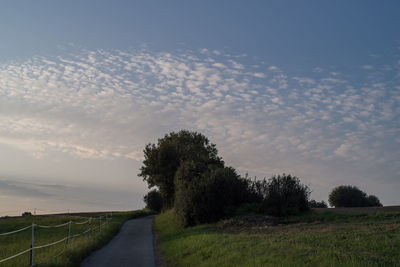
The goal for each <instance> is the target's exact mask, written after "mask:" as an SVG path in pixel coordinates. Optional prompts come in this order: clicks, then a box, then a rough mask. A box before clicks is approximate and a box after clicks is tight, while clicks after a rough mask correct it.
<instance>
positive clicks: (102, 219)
mask: <svg viewBox="0 0 400 267" xmlns="http://www.w3.org/2000/svg"><path fill="white" fill-rule="evenodd" d="M111 219H112V213H111V216H108V214H106V216H105V217H104V216H99V217H90V218H89V219H88V220H86V221H83V222H75V221H72V220H70V221H68V222H66V223H62V224H58V225H40V224H35V223H34V222H33V223H32V225H29V226H26V227H24V228H21V229H18V230H14V231H11V232H6V233H0V236H8V235H12V234H16V233H19V232H22V231H25V230H28V229H32V239H31V247H30V248H28V249H26V250H24V251H21V252H18V253H17V254H14V255H12V256H9V257H7V258H4V259H0V263H2V262H5V261H8V260H11V259H14V258H16V257H18V256H21V255H23V254H25V253H28V252H30V260H29V265H30V266H34V264H35V254H34V251H35V250H36V249H41V248H46V247H51V246H54V245H57V244H59V243H61V242H64V241H65V249H66V248H68V244H69V241H70V239H71V238H75V237H78V236H81V235H84V234H88V237H89V238H90V237H91V232H92V231H96V230H97V229H99V231H101V230H102V226H104V225H106V226H108V224H109V221H110V220H111ZM92 220H99V225H98V226H97V227H92ZM103 221H104V222H103ZM72 224H76V225H84V224H89V226H88V229H87V230H85V231H83V232H81V233H78V234H74V235H71V225H72ZM67 225H68V231H67V235H66V237H64V238H62V239H60V240H57V241H55V242H52V243H48V244H43V245H39V246H35V228H36V227H37V228H45V229H52V228H59V227H63V226H67ZM103 229H104V228H103ZM65 249H64V250H63V251H62V252H61V253H58V254H57V255H55V256H53V257H57V256H59V255H61V254H62V253H63V252H64V251H65Z"/></svg>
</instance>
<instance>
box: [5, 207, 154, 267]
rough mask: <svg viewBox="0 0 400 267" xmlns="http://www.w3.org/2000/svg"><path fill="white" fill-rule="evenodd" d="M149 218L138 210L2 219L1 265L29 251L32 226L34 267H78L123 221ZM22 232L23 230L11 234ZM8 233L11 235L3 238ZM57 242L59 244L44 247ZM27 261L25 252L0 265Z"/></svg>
mask: <svg viewBox="0 0 400 267" xmlns="http://www.w3.org/2000/svg"><path fill="white" fill-rule="evenodd" d="M148 214H150V211H148V210H137V211H129V212H113V213H112V215H111V213H106V212H93V213H87V212H85V213H73V214H54V215H38V216H26V217H8V218H1V219H0V261H1V260H3V259H6V258H9V257H11V256H13V255H16V254H18V253H20V252H22V251H26V250H29V249H30V247H31V244H32V227H31V226H32V222H34V223H35V226H34V247H35V249H34V263H35V266H59V267H61V266H79V264H80V262H81V261H82V260H83V259H84V258H85V257H86V256H88V255H89V254H90V253H91V252H92V251H94V250H96V249H98V248H100V247H101V246H103V245H104V244H106V243H107V242H108V241H109V240H110V239H111V238H112V237H113V236H114V235H115V234H116V233H117V232H118V231H119V229H120V227H121V226H122V224H123V223H124V222H125V221H126V220H128V219H131V218H135V217H139V216H145V215H148ZM100 216H102V217H101V218H100ZM90 218H92V219H90ZM106 218H107V220H106ZM110 218H112V219H110ZM70 221H71V223H69V222H70ZM24 228H26V229H25V230H22V231H20V232H16V233H12V232H13V231H18V230H20V229H24ZM10 232H11V234H7V235H3V234H4V233H10ZM64 239H65V240H64ZM58 241H60V242H59V243H56V244H54V245H49V246H46V245H48V244H52V243H55V242H58ZM41 246H44V247H41ZM36 247H38V248H36ZM30 257H31V253H30V251H27V252H26V253H23V254H22V255H20V256H17V257H15V258H13V259H10V260H7V261H5V262H1V263H0V265H1V266H29V264H30Z"/></svg>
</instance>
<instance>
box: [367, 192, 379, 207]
mask: <svg viewBox="0 0 400 267" xmlns="http://www.w3.org/2000/svg"><path fill="white" fill-rule="evenodd" d="M367 199H368V203H369V206H370V207H382V206H383V205H382V203H381V202H380V201H379V198H378V197H377V196H375V195H369V196H368V197H367Z"/></svg>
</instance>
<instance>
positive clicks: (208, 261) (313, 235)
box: [155, 211, 400, 266]
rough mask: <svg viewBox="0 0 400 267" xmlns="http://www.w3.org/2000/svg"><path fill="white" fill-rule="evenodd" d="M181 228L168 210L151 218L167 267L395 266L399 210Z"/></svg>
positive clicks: (399, 261)
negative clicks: (264, 223)
mask: <svg viewBox="0 0 400 267" xmlns="http://www.w3.org/2000/svg"><path fill="white" fill-rule="evenodd" d="M223 225H224V224H223V223H217V224H209V225H201V226H196V227H190V228H186V229H183V228H182V227H180V226H179V223H178V222H177V220H176V219H175V217H174V214H173V212H172V211H168V212H165V213H163V214H161V215H159V216H157V217H156V219H155V230H156V233H157V240H158V242H157V243H158V251H159V254H160V256H161V259H162V260H163V262H164V263H165V264H166V265H167V266H400V213H379V214H378V213H377V214H354V215H352V214H335V213H331V212H324V213H317V212H310V213H308V214H305V215H303V216H298V217H292V218H287V219H285V220H282V221H281V224H278V225H277V226H264V227H253V228H251V227H243V226H241V227H225V226H223Z"/></svg>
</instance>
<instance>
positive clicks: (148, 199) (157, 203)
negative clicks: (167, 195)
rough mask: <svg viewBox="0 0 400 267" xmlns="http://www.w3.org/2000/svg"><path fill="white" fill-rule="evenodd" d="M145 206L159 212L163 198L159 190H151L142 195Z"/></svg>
mask: <svg viewBox="0 0 400 267" xmlns="http://www.w3.org/2000/svg"><path fill="white" fill-rule="evenodd" d="M143 201H144V203H146V208H148V209H150V210H154V211H156V212H160V211H161V210H162V207H163V199H162V196H161V194H160V192H159V191H157V190H156V189H153V190H151V191H150V192H148V193H147V194H146V195H145V196H144V197H143Z"/></svg>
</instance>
